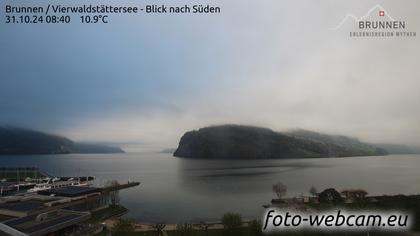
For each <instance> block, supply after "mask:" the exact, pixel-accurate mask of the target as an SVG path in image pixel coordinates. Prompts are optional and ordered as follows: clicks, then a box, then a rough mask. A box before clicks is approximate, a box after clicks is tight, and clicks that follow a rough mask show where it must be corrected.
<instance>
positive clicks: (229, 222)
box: [111, 212, 262, 236]
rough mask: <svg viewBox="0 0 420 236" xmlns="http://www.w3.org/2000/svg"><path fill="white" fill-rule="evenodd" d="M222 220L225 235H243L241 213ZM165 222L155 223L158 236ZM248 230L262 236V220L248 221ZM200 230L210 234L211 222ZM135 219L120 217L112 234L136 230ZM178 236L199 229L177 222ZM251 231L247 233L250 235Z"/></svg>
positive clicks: (187, 235) (225, 215)
mask: <svg viewBox="0 0 420 236" xmlns="http://www.w3.org/2000/svg"><path fill="white" fill-rule="evenodd" d="M221 222H222V224H223V229H222V230H223V235H226V236H235V235H241V234H242V232H241V229H243V226H244V225H243V219H242V216H241V215H240V214H237V213H231V212H229V213H226V214H224V215H223V217H222V219H221ZM165 226H166V225H165V224H155V225H153V229H154V232H155V234H156V236H161V235H164V233H163V232H164V228H165ZM247 226H248V232H249V233H250V235H253V236H254V235H255V236H260V235H262V230H261V222H260V221H257V220H254V221H251V222H249V223H248V225H247ZM198 227H199V230H201V231H204V232H205V234H206V235H209V231H208V230H209V227H210V224H207V223H205V222H202V223H201V224H200V225H199V226H198ZM134 230H135V221H134V220H132V219H129V218H120V219H119V220H118V221H117V222H116V223H115V224H114V226H113V228H112V229H111V233H112V235H124V234H126V233H130V232H134ZM173 233H174V235H176V236H193V235H196V233H197V229H195V228H194V227H193V225H192V224H189V223H184V224H177V225H176V230H175V231H174V232H173ZM249 233H248V234H247V235H249Z"/></svg>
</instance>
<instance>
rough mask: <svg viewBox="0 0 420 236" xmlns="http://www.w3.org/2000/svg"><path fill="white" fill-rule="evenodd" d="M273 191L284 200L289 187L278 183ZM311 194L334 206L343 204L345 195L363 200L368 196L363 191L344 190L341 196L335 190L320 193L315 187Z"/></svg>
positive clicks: (310, 191) (311, 189)
mask: <svg viewBox="0 0 420 236" xmlns="http://www.w3.org/2000/svg"><path fill="white" fill-rule="evenodd" d="M272 190H273V192H274V193H275V194H276V195H277V197H278V199H282V198H283V197H284V196H285V195H286V193H287V187H286V185H284V184H283V183H282V182H277V183H276V184H274V185H273V187H272ZM309 193H310V194H311V195H312V196H313V197H318V199H319V202H321V203H333V204H337V203H340V202H343V201H344V199H343V197H342V195H344V196H345V197H346V198H352V199H363V198H365V196H366V195H367V194H368V193H367V192H366V191H365V190H363V189H353V190H344V191H342V192H341V194H340V193H339V192H338V191H337V190H335V189H334V188H328V189H325V190H324V191H322V192H320V193H319V192H318V190H317V189H316V188H315V187H314V186H312V187H311V188H310V189H309Z"/></svg>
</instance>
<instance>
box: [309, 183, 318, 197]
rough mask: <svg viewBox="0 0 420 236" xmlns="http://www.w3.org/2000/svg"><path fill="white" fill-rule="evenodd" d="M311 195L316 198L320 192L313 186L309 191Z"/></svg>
mask: <svg viewBox="0 0 420 236" xmlns="http://www.w3.org/2000/svg"><path fill="white" fill-rule="evenodd" d="M309 193H310V194H311V195H312V196H313V197H316V196H317V195H318V190H317V189H316V188H315V187H314V186H313V185H312V187H311V188H310V189H309Z"/></svg>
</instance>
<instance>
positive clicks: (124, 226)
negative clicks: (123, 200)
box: [111, 218, 135, 234]
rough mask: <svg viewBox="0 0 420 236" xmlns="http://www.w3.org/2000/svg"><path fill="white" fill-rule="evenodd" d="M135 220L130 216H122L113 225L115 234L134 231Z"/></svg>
mask: <svg viewBox="0 0 420 236" xmlns="http://www.w3.org/2000/svg"><path fill="white" fill-rule="evenodd" d="M134 224H135V221H134V220H133V219H129V218H125V219H124V218H120V219H119V220H118V221H117V222H116V223H115V224H114V226H113V227H112V230H111V232H112V233H113V234H118V233H127V232H134Z"/></svg>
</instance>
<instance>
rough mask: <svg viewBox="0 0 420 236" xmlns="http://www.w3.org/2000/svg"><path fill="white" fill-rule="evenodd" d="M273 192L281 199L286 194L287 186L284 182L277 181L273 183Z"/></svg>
mask: <svg viewBox="0 0 420 236" xmlns="http://www.w3.org/2000/svg"><path fill="white" fill-rule="evenodd" d="M273 192H274V193H275V194H276V195H277V197H278V198H279V199H281V198H282V197H284V196H285V195H286V192H287V187H286V185H284V184H283V183H282V182H277V183H276V184H275V185H273Z"/></svg>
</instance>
